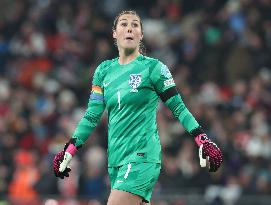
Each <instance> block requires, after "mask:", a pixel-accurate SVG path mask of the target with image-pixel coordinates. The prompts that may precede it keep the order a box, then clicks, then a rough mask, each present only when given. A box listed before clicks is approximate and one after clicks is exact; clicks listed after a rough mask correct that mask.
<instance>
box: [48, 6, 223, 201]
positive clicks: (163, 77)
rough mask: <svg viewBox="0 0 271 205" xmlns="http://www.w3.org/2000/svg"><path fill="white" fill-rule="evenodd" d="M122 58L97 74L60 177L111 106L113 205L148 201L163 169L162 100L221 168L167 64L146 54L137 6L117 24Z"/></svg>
mask: <svg viewBox="0 0 271 205" xmlns="http://www.w3.org/2000/svg"><path fill="white" fill-rule="evenodd" d="M113 38H114V40H115V42H116V45H117V47H118V51H119V57H118V58H115V59H113V60H107V61H104V62H103V63H101V64H100V65H99V66H98V67H97V69H96V71H95V73H94V76H93V81H92V91H91V95H90V99H89V102H88V108H87V110H86V112H85V114H84V116H83V117H82V119H81V120H80V122H79V124H78V125H77V127H76V129H75V131H74V134H73V136H72V137H71V139H70V141H69V142H68V143H67V144H66V145H65V147H64V150H62V151H61V152H59V153H58V154H57V155H56V156H55V159H54V164H53V166H54V172H55V175H56V176H57V177H60V178H64V177H65V176H69V171H71V169H70V168H69V167H68V165H69V163H70V161H71V159H72V157H73V156H74V154H75V153H76V151H77V150H78V149H79V148H80V147H81V146H82V145H83V144H84V143H85V141H86V140H87V139H88V137H89V136H90V135H91V133H92V131H93V129H94V128H95V127H96V126H97V123H98V122H99V119H100V117H101V115H102V113H103V111H104V110H105V109H107V110H108V173H109V177H110V182H111V193H110V196H109V198H108V202H107V205H140V204H148V203H149V202H150V199H151V194H152V190H153V187H154V185H155V183H156V181H157V179H158V176H159V174H160V168H161V145H160V141H159V135H158V131H157V125H156V112H157V106H158V101H159V99H161V100H162V101H163V102H164V103H165V105H166V106H167V107H168V108H169V109H170V110H171V111H172V113H173V115H174V116H175V117H176V118H177V119H178V120H179V121H180V123H181V124H182V125H183V126H184V128H185V129H186V130H187V131H188V132H189V133H190V134H191V135H192V137H194V139H195V142H196V144H197V145H198V146H199V150H200V159H201V165H202V166H206V165H205V164H204V163H205V162H206V158H208V159H209V171H210V172H215V171H216V170H217V169H218V168H219V167H220V165H221V163H222V153H221V151H220V149H219V148H218V147H217V146H216V144H215V143H213V142H211V140H210V139H208V138H207V136H206V134H205V133H204V131H203V130H202V128H201V127H200V125H199V124H198V122H197V121H196V120H195V118H194V117H193V115H192V114H191V113H190V112H189V111H188V109H187V108H186V106H185V104H184V103H183V101H182V99H181V97H180V95H179V94H178V92H177V90H176V87H175V83H174V80H173V78H172V76H171V73H170V71H169V69H168V68H167V66H166V65H164V64H163V63H161V62H160V61H159V60H157V59H153V58H149V57H146V56H144V55H142V54H141V53H140V45H141V41H142V38H143V30H142V23H141V19H140V17H139V16H138V15H137V14H136V12H134V11H124V12H122V13H120V14H119V15H118V16H117V17H116V19H115V21H114V25H113Z"/></svg>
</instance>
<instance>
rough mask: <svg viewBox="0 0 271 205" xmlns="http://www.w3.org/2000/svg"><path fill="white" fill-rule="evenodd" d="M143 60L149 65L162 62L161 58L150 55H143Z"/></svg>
mask: <svg viewBox="0 0 271 205" xmlns="http://www.w3.org/2000/svg"><path fill="white" fill-rule="evenodd" d="M141 61H142V62H143V63H144V64H146V65H147V66H149V67H155V66H156V65H157V64H159V63H161V62H160V60H159V59H157V58H152V57H149V56H142V59H141Z"/></svg>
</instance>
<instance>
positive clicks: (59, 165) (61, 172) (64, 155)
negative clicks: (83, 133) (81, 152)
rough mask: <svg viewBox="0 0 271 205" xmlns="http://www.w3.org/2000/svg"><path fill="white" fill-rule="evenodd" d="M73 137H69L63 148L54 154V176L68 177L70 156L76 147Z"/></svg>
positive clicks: (73, 153)
mask: <svg viewBox="0 0 271 205" xmlns="http://www.w3.org/2000/svg"><path fill="white" fill-rule="evenodd" d="M74 144H75V142H74V139H71V140H70V141H69V142H68V143H66V144H65V147H64V150H62V151H61V152H59V153H58V154H56V156H55V158H54V162H53V168H54V173H55V176H56V177H59V178H61V179H64V177H69V172H70V171H71V168H70V167H69V164H70V162H71V160H72V157H73V156H74V155H75V153H76V151H77V149H78V148H79V147H76V146H75V145H74Z"/></svg>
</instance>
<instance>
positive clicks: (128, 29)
mask: <svg viewBox="0 0 271 205" xmlns="http://www.w3.org/2000/svg"><path fill="white" fill-rule="evenodd" d="M127 32H128V33H132V26H131V25H129V26H127Z"/></svg>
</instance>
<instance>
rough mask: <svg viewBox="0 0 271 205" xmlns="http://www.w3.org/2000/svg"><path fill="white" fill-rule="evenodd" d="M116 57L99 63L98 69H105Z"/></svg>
mask: <svg viewBox="0 0 271 205" xmlns="http://www.w3.org/2000/svg"><path fill="white" fill-rule="evenodd" d="M116 60H117V58H114V59H110V60H105V61H103V62H101V63H100V64H99V66H98V67H97V68H99V69H107V68H108V67H110V66H111V65H112V64H113V63H114V62H116Z"/></svg>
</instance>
